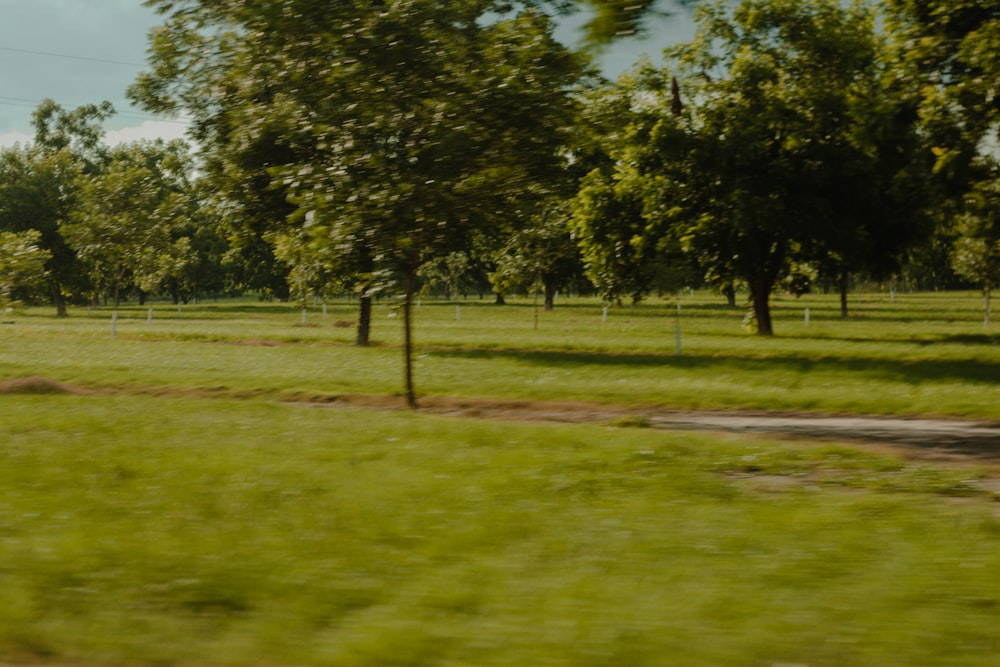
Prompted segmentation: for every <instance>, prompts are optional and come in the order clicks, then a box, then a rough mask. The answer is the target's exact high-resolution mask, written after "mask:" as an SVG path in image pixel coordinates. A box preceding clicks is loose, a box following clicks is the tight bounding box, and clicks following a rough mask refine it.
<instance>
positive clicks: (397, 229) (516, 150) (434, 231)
mask: <svg viewBox="0 0 1000 667" xmlns="http://www.w3.org/2000/svg"><path fill="white" fill-rule="evenodd" d="M148 4H150V5H151V6H153V7H156V8H157V9H158V10H159V11H161V12H162V13H164V14H166V15H167V20H166V23H165V25H164V26H163V28H162V29H161V31H160V32H158V33H157V34H156V35H154V39H153V45H152V62H153V67H154V70H153V72H151V73H148V74H145V75H143V76H142V77H140V79H139V81H138V82H137V83H136V85H135V86H134V87H133V89H132V94H133V96H134V97H135V98H137V99H139V100H140V101H141V102H142V103H143V104H144V105H146V106H147V108H155V109H160V110H167V109H176V108H185V109H187V110H189V111H191V112H192V113H193V114H194V118H195V122H196V124H197V127H198V131H199V133H200V137H199V138H200V139H201V140H203V141H205V142H206V145H207V146H208V147H209V150H214V151H216V153H217V155H219V156H221V159H222V164H223V165H226V164H229V161H230V159H231V158H229V157H227V154H226V151H227V150H228V149H229V147H231V146H237V147H239V146H253V145H255V144H256V141H257V138H258V137H261V136H273V137H275V142H276V145H277V146H279V147H280V148H281V149H283V151H281V150H279V151H278V153H279V154H281V157H280V159H278V160H276V161H275V162H272V163H270V164H269V165H268V167H269V169H268V174H269V175H270V177H271V183H272V184H274V185H276V186H277V189H278V191H282V192H285V193H287V194H288V196H289V197H290V200H291V201H293V202H294V203H295V205H296V206H298V207H299V209H300V214H299V215H296V216H295V217H294V220H296V221H297V222H300V223H301V224H302V226H303V232H302V236H300V237H297V238H299V239H300V240H302V241H307V242H306V244H305V247H306V248H308V247H310V246H313V247H316V248H318V249H321V250H322V251H323V252H325V253H328V254H329V255H330V256H332V257H333V258H334V263H335V264H336V265H338V268H340V267H343V268H346V269H348V270H350V269H353V268H354V267H355V265H356V264H357V262H358V261H359V259H362V260H364V259H366V260H369V261H374V262H376V263H377V264H380V265H381V266H382V267H384V268H389V269H391V270H392V271H394V272H396V273H397V274H398V275H399V277H400V281H401V283H402V292H403V307H404V318H403V320H404V326H405V328H406V329H407V332H409V327H410V321H411V318H410V302H411V300H412V299H411V298H412V296H413V293H414V290H415V287H416V276H417V271H418V269H419V268H420V266H421V265H423V264H424V263H425V262H428V261H431V260H433V259H435V258H439V257H442V256H445V255H447V254H448V253H449V252H453V251H457V250H463V249H464V248H465V247H466V246H467V243H468V240H469V238H470V236H471V233H472V231H473V230H479V231H482V230H483V229H484V228H486V227H488V225H489V224H490V220H491V219H492V218H494V216H495V212H496V211H497V210H498V206H497V203H498V202H503V201H507V200H509V199H510V198H512V197H516V196H518V195H520V193H521V192H523V191H528V190H530V189H531V188H532V187H533V185H534V182H535V180H536V177H539V176H541V175H543V174H544V173H545V172H546V171H548V170H550V169H553V168H558V166H559V163H560V157H559V156H558V154H557V151H556V149H557V147H558V145H559V138H560V136H561V134H562V133H563V132H564V128H565V127H566V125H567V121H568V114H569V110H570V108H571V105H570V100H569V94H568V88H569V86H570V85H572V84H573V83H574V79H575V77H576V76H578V75H579V74H580V73H581V72H582V70H581V65H582V63H581V61H580V60H579V58H578V57H577V56H574V55H573V54H571V53H570V52H568V51H567V50H566V49H565V48H564V47H562V46H561V45H559V44H558V43H557V42H556V41H555V40H554V39H553V38H552V34H551V33H552V23H551V19H550V17H549V16H547V15H546V14H545V13H544V12H542V11H538V10H536V9H535V8H533V5H534V4H536V3H531V2H525V3H519V4H518V6H517V7H515V6H513V5H512V4H511V3H507V2H493V1H476V2H466V1H458V0H454V1H451V2H447V3H441V2H426V1H425V2H408V3H395V4H391V5H387V6H384V7H380V6H371V5H364V4H352V3H340V4H337V5H335V6H330V5H329V4H328V3H320V2H315V0H283V1H282V2H280V3H270V4H267V5H261V6H257V5H252V4H243V5H228V4H225V5H219V4H218V3H215V2H197V1H194V0H189V1H188V2H181V3H176V2H167V1H156V0H151V1H150V2H149V3H148ZM541 4H545V3H541ZM242 154H243V153H241V152H240V151H237V152H236V154H235V155H234V156H233V157H236V158H238V157H239V156H240V155H242ZM257 164H260V161H257ZM302 212H305V213H306V214H307V215H302V214H301V213H302ZM292 238H293V239H294V238H296V237H295V236H294V235H293V236H292ZM309 238H312V239H316V242H309V241H308V239H309ZM308 261H310V263H312V261H311V260H308ZM324 263H325V264H328V265H329V262H324ZM376 268H379V267H376ZM409 340H410V337H409V333H408V334H407V341H409ZM410 360H411V350H410V346H409V344H407V346H406V378H407V388H406V391H407V395H408V396H409V397H410V401H411V402H413V401H414V400H415V397H414V391H413V386H412V375H411V369H410Z"/></svg>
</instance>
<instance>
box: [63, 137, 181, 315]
mask: <svg viewBox="0 0 1000 667" xmlns="http://www.w3.org/2000/svg"><path fill="white" fill-rule="evenodd" d="M190 172H191V159H190V155H189V152H188V146H187V144H186V143H184V142H183V141H179V140H178V141H173V142H170V143H165V142H163V141H162V140H157V141H153V142H135V143H131V144H121V145H119V146H116V147H114V148H112V149H111V150H110V151H109V153H108V161H107V165H106V167H105V170H104V171H103V172H102V173H99V174H97V175H93V176H83V177H82V178H83V183H82V184H81V186H80V196H79V200H78V202H77V206H76V208H75V209H74V210H73V211H72V212H71V213H70V216H69V221H68V222H67V223H65V224H64V225H62V226H61V228H60V232H61V234H62V235H63V236H64V237H65V238H66V240H67V242H68V243H69V245H70V246H71V247H72V248H73V250H75V251H76V253H77V255H78V256H79V257H80V259H81V260H83V261H84V262H85V264H86V265H87V266H88V268H89V270H90V273H91V276H92V277H93V279H94V281H95V284H97V285H101V284H105V283H110V287H111V290H112V294H113V298H114V305H115V308H117V307H118V304H119V300H120V294H121V289H122V288H123V287H124V286H126V280H129V279H130V280H133V281H135V282H136V283H137V284H138V285H139V286H140V287H142V288H145V289H149V288H151V287H154V286H156V285H158V284H160V283H161V282H163V281H164V280H165V279H166V278H167V276H168V274H169V273H170V271H171V269H172V268H173V267H175V266H177V265H178V263H179V262H181V263H182V262H183V261H184V260H185V259H186V257H185V256H186V255H188V254H189V253H190V240H189V239H185V240H184V241H180V239H178V238H174V235H173V230H174V228H175V227H176V226H177V225H178V224H179V223H180V222H181V221H183V220H185V219H186V218H187V217H188V215H189V214H190V211H191V199H190V188H191V185H190V182H189V180H188V179H189V175H190Z"/></svg>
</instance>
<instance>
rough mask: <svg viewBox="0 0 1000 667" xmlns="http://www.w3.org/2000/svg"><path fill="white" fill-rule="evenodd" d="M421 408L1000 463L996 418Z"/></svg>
mask: <svg viewBox="0 0 1000 667" xmlns="http://www.w3.org/2000/svg"><path fill="white" fill-rule="evenodd" d="M332 404H333V405H352V406H363V407H368V408H373V409H404V406H403V404H402V401H401V399H399V398H393V397H376V396H342V397H338V399H337V400H336V401H334V402H333V403H332ZM419 411H420V412H423V413H429V414H439V415H447V416H453V417H466V418H476V419H487V420H498V421H526V422H557V423H591V424H607V425H612V426H614V425H619V426H636V427H646V428H655V429H665V430H677V431H714V432H724V433H738V434H745V435H760V436H776V437H790V438H796V439H803V440H823V441H839V442H850V443H853V444H857V445H865V446H869V447H879V446H880V447H881V448H883V449H884V448H892V449H895V450H898V451H901V452H903V453H904V454H906V455H907V456H910V457H912V458H925V459H939V460H966V461H970V462H971V461H977V462H980V463H984V464H992V465H996V466H997V468H998V470H1000V421H986V420H960V419H935V418H925V417H920V418H900V417H877V416H863V415H823V414H812V413H802V412H796V413H791V412H766V411H742V410H718V411H714V410H704V411H692V410H669V409H662V410H657V409H651V408H634V409H632V408H626V407H618V406H609V405H601V404H595V403H585V402H571V401H526V400H524V401H522V400H491V399H478V398H476V399H472V398H445V397H424V398H421V399H420V408H419Z"/></svg>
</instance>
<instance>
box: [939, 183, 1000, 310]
mask: <svg viewBox="0 0 1000 667" xmlns="http://www.w3.org/2000/svg"><path fill="white" fill-rule="evenodd" d="M992 167H993V168H992V169H991V175H992V176H993V178H991V179H990V180H986V181H982V182H980V183H979V184H978V185H977V186H976V187H975V188H974V189H973V191H972V192H971V193H970V194H969V195H968V196H967V197H966V200H965V211H964V212H963V213H962V214H961V215H959V217H958V220H957V221H956V225H955V231H956V232H957V233H958V235H959V236H958V238H957V239H956V240H955V243H954V245H953V246H952V254H951V262H952V268H954V270H955V273H957V274H959V275H960V276H962V277H963V278H967V279H969V280H972V281H974V282H976V283H978V284H979V285H981V286H982V289H983V302H984V303H983V309H984V315H983V322H984V323H986V324H989V321H990V297H991V292H992V289H993V288H994V287H995V286H997V285H998V284H1000V182H998V180H997V179H996V174H997V165H995V164H994V165H992Z"/></svg>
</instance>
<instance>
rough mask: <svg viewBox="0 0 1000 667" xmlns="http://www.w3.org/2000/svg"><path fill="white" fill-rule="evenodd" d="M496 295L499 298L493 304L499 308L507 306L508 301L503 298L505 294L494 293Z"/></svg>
mask: <svg viewBox="0 0 1000 667" xmlns="http://www.w3.org/2000/svg"><path fill="white" fill-rule="evenodd" d="M494 294H496V296H497V298H496V300H495V301H494V302H493V304H494V305H497V306H506V305H507V300H506V299H505V298H503V294H501V293H500V292H494Z"/></svg>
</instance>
